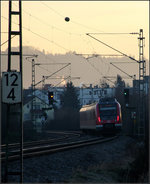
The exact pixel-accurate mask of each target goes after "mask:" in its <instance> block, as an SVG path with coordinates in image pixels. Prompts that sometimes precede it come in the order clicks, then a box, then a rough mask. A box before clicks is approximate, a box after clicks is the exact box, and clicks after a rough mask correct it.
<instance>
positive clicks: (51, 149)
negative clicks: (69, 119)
mask: <svg viewBox="0 0 150 184" xmlns="http://www.w3.org/2000/svg"><path fill="white" fill-rule="evenodd" d="M117 137H118V136H114V137H109V138H104V137H103V138H102V137H101V138H92V139H89V140H82V141H74V142H69V143H62V144H61V143H60V144H55V145H43V144H42V146H41V145H40V146H34V147H30V148H24V149H23V158H31V157H35V156H41V155H46V154H52V153H56V152H60V151H66V150H70V149H75V148H80V147H85V146H90V145H94V144H100V143H104V142H107V141H111V140H114V139H116V138H117ZM18 158H19V151H18V150H12V152H11V155H10V156H9V157H8V159H9V160H10V161H13V160H17V159H18ZM4 160H5V153H4V152H2V153H1V161H2V162H3V161H4Z"/></svg>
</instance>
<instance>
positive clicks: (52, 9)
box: [41, 2, 104, 33]
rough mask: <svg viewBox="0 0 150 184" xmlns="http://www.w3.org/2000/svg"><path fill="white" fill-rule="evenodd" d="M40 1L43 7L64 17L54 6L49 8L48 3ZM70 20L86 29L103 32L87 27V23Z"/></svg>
mask: <svg viewBox="0 0 150 184" xmlns="http://www.w3.org/2000/svg"><path fill="white" fill-rule="evenodd" d="M41 3H42V4H43V5H44V6H45V7H47V8H48V9H50V10H51V11H53V12H55V13H56V14H57V15H59V16H60V17H63V18H64V17H65V16H64V15H63V14H61V13H59V12H58V11H56V10H55V9H54V8H51V7H50V6H49V5H47V4H45V3H44V2H41ZM71 22H72V23H74V24H77V25H79V26H82V27H85V28H86V29H91V30H97V31H100V32H103V33H104V31H101V30H98V29H95V28H91V27H89V26H87V25H84V24H81V23H78V22H76V21H74V20H71Z"/></svg>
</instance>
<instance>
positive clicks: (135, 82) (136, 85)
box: [133, 76, 150, 95]
mask: <svg viewBox="0 0 150 184" xmlns="http://www.w3.org/2000/svg"><path fill="white" fill-rule="evenodd" d="M149 80H150V76H145V80H144V81H145V94H146V95H147V94H148V93H149ZM133 93H134V94H138V93H139V80H133Z"/></svg>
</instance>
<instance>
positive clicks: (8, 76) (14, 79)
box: [2, 71, 22, 104]
mask: <svg viewBox="0 0 150 184" xmlns="http://www.w3.org/2000/svg"><path fill="white" fill-rule="evenodd" d="M21 92H22V90H21V73H20V72H12V71H11V72H3V73H2V102H3V103H9V104H14V103H20V102H21Z"/></svg>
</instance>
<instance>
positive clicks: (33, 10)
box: [1, 1, 149, 58]
mask: <svg viewBox="0 0 150 184" xmlns="http://www.w3.org/2000/svg"><path fill="white" fill-rule="evenodd" d="M17 4H18V3H17V1H15V2H13V9H17V6H18V5H17ZM148 7H149V2H148V1H70V2H69V1H23V2H22V10H23V13H22V14H23V19H22V21H23V45H25V46H27V45H29V46H33V47H35V48H38V49H40V50H43V49H44V50H45V52H49V53H65V52H68V51H76V52H77V53H98V54H111V53H114V54H117V53H116V52H114V51H112V50H111V49H108V48H107V47H105V46H104V45H102V44H100V43H98V42H97V41H95V40H93V39H92V38H90V37H89V36H87V35H86V33H111V32H112V33H131V32H139V29H143V31H144V36H145V38H146V40H145V57H146V58H148V48H149V45H148V43H149V41H148V40H149V37H148V36H149V8H148ZM1 10H2V13H1V20H2V30H1V31H2V32H7V31H8V20H7V19H8V1H4V2H3V1H2V2H1ZM66 16H67V17H69V18H70V21H69V22H66V21H65V20H64V18H65V17H66ZM15 23H17V18H16V16H15V18H14V19H13V27H14V29H15V28H16V25H15ZM93 36H95V37H96V38H98V39H100V40H102V41H104V42H106V43H108V44H109V45H111V46H113V47H115V48H117V49H119V50H121V51H122V52H125V53H126V54H128V55H132V56H135V57H137V58H138V39H137V37H138V35H128V34H127V35H120V34H116V35H111V34H110V35H108V34H100V35H93ZM6 40H7V34H6V33H2V43H3V42H4V41H6ZM14 40H15V38H14ZM6 48H7V44H4V45H3V46H2V50H5V49H6Z"/></svg>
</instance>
